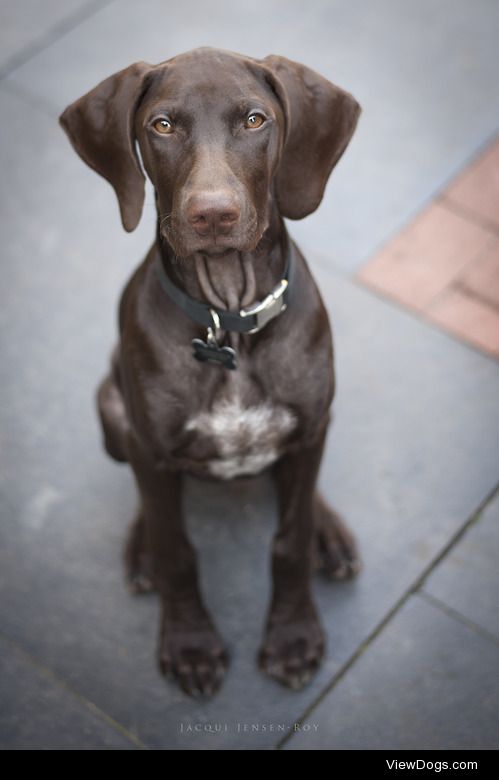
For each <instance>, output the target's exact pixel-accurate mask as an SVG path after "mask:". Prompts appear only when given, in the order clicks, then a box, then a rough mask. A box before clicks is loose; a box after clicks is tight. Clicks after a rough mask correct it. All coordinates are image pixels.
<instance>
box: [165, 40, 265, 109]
mask: <svg viewBox="0 0 499 780" xmlns="http://www.w3.org/2000/svg"><path fill="white" fill-rule="evenodd" d="M259 71H260V68H259V66H258V63H257V61H256V60H251V59H250V58H249V57H244V56H242V55H238V54H233V53H231V52H226V51H222V50H219V49H209V48H203V49H195V50H193V51H190V52H187V53H185V54H180V55H178V56H176V57H174V58H173V59H171V60H167V61H166V62H164V63H162V64H161V65H159V66H157V70H156V75H155V79H154V83H153V85H152V88H151V90H150V94H151V97H153V98H155V99H156V98H158V97H163V96H164V97H168V98H171V99H173V100H182V101H186V100H188V99H189V98H200V97H205V98H207V99H209V100H210V102H211V98H215V97H218V98H219V99H223V101H224V102H227V101H228V100H241V99H243V98H245V97H251V96H253V95H255V94H256V95H260V96H261V97H264V95H265V93H266V89H265V85H264V81H263V79H262V78H261V76H260V73H259ZM259 76H260V77H259Z"/></svg>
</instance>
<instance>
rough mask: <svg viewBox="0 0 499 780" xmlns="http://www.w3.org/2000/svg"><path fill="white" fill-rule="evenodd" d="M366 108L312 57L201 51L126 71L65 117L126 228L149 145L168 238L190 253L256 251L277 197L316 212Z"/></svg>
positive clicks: (287, 207) (295, 209)
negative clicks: (299, 59)
mask: <svg viewBox="0 0 499 780" xmlns="http://www.w3.org/2000/svg"><path fill="white" fill-rule="evenodd" d="M358 114H359V106H358V104H357V102H356V101H355V100H354V98H353V97H352V96H351V95H350V94H348V93H347V92H344V91H343V90H341V89H339V88H338V87H336V86H334V85H333V84H331V83H330V82H329V81H327V80H326V79H324V78H323V77H322V76H319V75H318V74H317V73H315V72H314V71H312V70H310V69H309V68H306V67H304V66H303V65H299V64H298V63H294V62H291V61H290V60H287V59H285V58H283V57H276V56H270V57H266V58H265V59H264V60H254V59H250V58H248V57H243V56H241V55H237V54H232V53H229V52H224V51H218V50H216V49H196V50H194V51H192V52H188V53H187V54H183V55H179V56H177V57H174V58H173V59H171V60H168V61H166V62H164V63H161V64H160V65H157V66H150V65H148V64H147V63H136V64H135V65H132V66H130V67H129V68H126V69H125V70H123V71H120V72H119V73H117V74H115V75H114V76H111V77H110V78H108V79H106V80H105V81H103V82H102V83H101V84H99V85H98V86H97V87H96V88H95V89H93V90H92V91H91V92H89V93H87V95H84V96H83V97H82V98H80V99H79V100H77V101H76V102H75V103H73V104H72V105H70V106H68V108H67V109H66V111H65V112H64V113H63V115H62V116H61V124H62V125H63V127H64V128H65V130H66V132H67V133H68V135H69V137H70V140H71V142H72V143H73V145H74V147H75V149H76V151H77V152H78V153H79V154H80V156H81V157H82V158H83V159H84V160H85V162H87V163H88V164H89V165H90V166H91V167H92V168H94V170H96V171H97V172H98V173H100V174H101V175H102V176H104V177H105V178H106V179H107V180H108V181H109V182H110V183H111V184H112V185H113V187H114V189H115V191H116V193H117V196H118V200H119V204H120V210H121V215H122V220H123V225H124V227H125V229H126V230H133V229H134V228H135V227H136V225H137V223H138V221H139V219H140V214H141V211H142V205H143V201H144V175H143V172H142V169H141V166H140V162H139V159H138V155H137V150H136V143H138V146H139V148H140V152H141V157H142V161H143V164H144V167H145V169H146V172H147V174H148V176H149V177H150V179H151V181H152V183H153V185H154V187H155V191H156V197H157V205H158V214H159V225H160V231H161V235H162V237H163V238H164V239H166V240H167V241H168V243H169V244H170V245H171V247H172V249H173V251H174V252H175V253H176V254H177V255H178V256H180V257H187V256H189V255H191V254H193V253H194V252H198V251H201V252H203V253H204V254H207V255H220V254H223V253H225V252H229V251H232V250H239V251H251V250H253V249H254V248H255V247H256V245H257V244H258V242H259V240H260V238H261V237H262V235H263V233H264V232H265V230H266V228H267V226H268V220H269V215H270V209H271V206H272V204H273V203H275V205H277V208H278V209H279V211H280V213H281V214H282V215H283V216H286V217H290V218H292V219H300V218H301V217H304V216H306V215H307V214H310V213H311V212H312V211H314V210H315V209H316V208H317V206H318V205H319V203H320V201H321V199H322V196H323V193H324V188H325V186H326V183H327V179H328V177H329V174H330V172H331V170H332V168H333V167H334V165H335V164H336V162H337V161H338V160H339V158H340V157H341V154H342V153H343V151H344V149H345V148H346V146H347V144H348V142H349V140H350V137H351V135H352V133H353V131H354V129H355V125H356V122H357V118H358Z"/></svg>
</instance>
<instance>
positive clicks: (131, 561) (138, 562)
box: [125, 509, 155, 594]
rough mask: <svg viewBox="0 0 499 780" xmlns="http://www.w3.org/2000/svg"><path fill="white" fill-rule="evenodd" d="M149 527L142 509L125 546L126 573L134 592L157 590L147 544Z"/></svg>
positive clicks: (129, 585)
mask: <svg viewBox="0 0 499 780" xmlns="http://www.w3.org/2000/svg"><path fill="white" fill-rule="evenodd" d="M146 532H147V529H146V525H145V521H144V515H143V513H142V509H140V510H139V512H138V513H137V517H136V518H135V520H134V521H133V523H132V526H131V528H130V531H129V533H128V540H127V543H126V547H125V575H126V579H127V583H128V587H129V588H130V590H131V591H132V593H136V594H141V593H151V591H153V590H155V585H154V580H153V563H152V556H151V553H150V552H149V548H148V545H147V533H146Z"/></svg>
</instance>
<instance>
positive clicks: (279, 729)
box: [179, 722, 319, 734]
mask: <svg viewBox="0 0 499 780" xmlns="http://www.w3.org/2000/svg"><path fill="white" fill-rule="evenodd" d="M179 731H180V734H201V733H203V732H204V733H205V734H224V733H228V732H232V733H235V734H255V733H261V734H264V733H268V732H274V733H278V734H289V733H290V732H302V733H305V734H306V733H308V732H314V733H315V732H317V731H319V726H318V724H317V723H292V724H291V725H288V724H285V723H238V722H237V723H180V727H179Z"/></svg>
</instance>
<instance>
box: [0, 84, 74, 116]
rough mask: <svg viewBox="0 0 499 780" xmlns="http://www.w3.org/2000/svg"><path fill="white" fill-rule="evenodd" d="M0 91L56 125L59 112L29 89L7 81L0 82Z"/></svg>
mask: <svg viewBox="0 0 499 780" xmlns="http://www.w3.org/2000/svg"><path fill="white" fill-rule="evenodd" d="M0 90H1V91H2V92H6V93H7V94H9V95H12V97H14V98H16V100H20V101H22V102H23V103H26V104H28V105H29V108H30V110H31V111H33V110H35V111H40V112H41V113H42V114H43V115H44V116H45V117H47V118H49V119H50V120H51V121H52V122H54V123H56V122H57V118H58V115H59V113H60V112H59V111H58V110H57V108H56V107H55V106H53V105H52V104H51V103H49V102H48V101H46V100H44V99H43V98H40V97H39V96H38V95H36V94H35V93H34V92H31V90H30V89H28V88H26V87H25V86H24V84H18V83H17V81H9V80H8V79H4V80H3V81H1V80H0Z"/></svg>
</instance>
